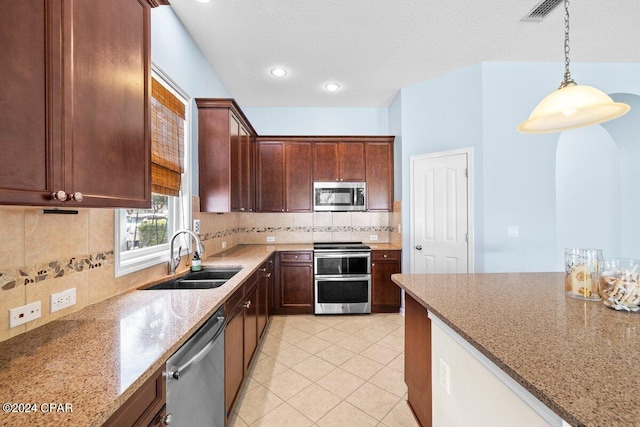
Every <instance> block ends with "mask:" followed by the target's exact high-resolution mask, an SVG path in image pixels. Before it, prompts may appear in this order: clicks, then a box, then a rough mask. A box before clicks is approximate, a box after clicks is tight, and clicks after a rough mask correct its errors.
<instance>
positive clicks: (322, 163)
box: [313, 142, 340, 181]
mask: <svg viewBox="0 0 640 427" xmlns="http://www.w3.org/2000/svg"><path fill="white" fill-rule="evenodd" d="M338 147H339V144H338V143H337V142H316V143H314V144H313V180H314V181H339V180H340V166H339V161H338V157H339V153H340V151H339V149H338Z"/></svg>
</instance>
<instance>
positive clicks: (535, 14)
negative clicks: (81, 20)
mask: <svg viewBox="0 0 640 427" xmlns="http://www.w3.org/2000/svg"><path fill="white" fill-rule="evenodd" d="M562 1H563V0H542V1H540V2H539V3H538V4H536V5H535V6H534V7H533V9H531V11H530V12H529V13H527V14H526V15H525V16H524V18H522V19H521V21H530V22H541V21H543V20H544V18H546V17H547V15H549V14H550V13H551V11H552V10H553V9H555V8H556V6H558V5H559V4H560V3H562Z"/></svg>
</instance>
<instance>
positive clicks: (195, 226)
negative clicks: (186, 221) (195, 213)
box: [193, 219, 200, 234]
mask: <svg viewBox="0 0 640 427" xmlns="http://www.w3.org/2000/svg"><path fill="white" fill-rule="evenodd" d="M193 232H194V233H196V234H200V220H199V219H194V220H193Z"/></svg>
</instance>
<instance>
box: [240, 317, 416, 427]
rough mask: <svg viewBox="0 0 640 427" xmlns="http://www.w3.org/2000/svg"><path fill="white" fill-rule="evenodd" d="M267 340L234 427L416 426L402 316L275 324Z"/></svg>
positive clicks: (254, 364) (255, 362) (246, 386)
mask: <svg viewBox="0 0 640 427" xmlns="http://www.w3.org/2000/svg"><path fill="white" fill-rule="evenodd" d="M265 334H266V335H265V337H264V339H263V341H262V344H261V345H260V347H259V348H258V350H257V353H256V355H255V358H254V360H253V362H252V366H251V368H250V371H249V373H248V378H247V380H246V381H245V383H244V385H243V388H242V390H241V391H240V395H239V396H238V401H237V402H236V405H235V407H234V412H233V414H232V416H231V417H230V420H229V421H230V423H229V425H230V426H234V427H243V426H261V427H269V426H277V427H287V426H294V427H304V426H320V427H325V426H339V427H344V426H358V427H360V426H363V427H366V426H381V427H384V426H388V427H405V426H406V427H413V426H417V425H418V424H417V423H416V421H415V420H414V418H413V415H412V414H411V411H410V410H409V407H408V406H407V402H406V400H407V387H406V386H405V384H404V318H403V317H402V316H400V315H399V314H371V315H362V316H359V315H356V316H313V315H299V316H273V317H272V318H271V322H270V324H269V326H268V328H267V330H266V332H265Z"/></svg>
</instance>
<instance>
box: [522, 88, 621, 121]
mask: <svg viewBox="0 0 640 427" xmlns="http://www.w3.org/2000/svg"><path fill="white" fill-rule="evenodd" d="M629 110H630V107H629V106H628V105H627V104H623V103H621V102H613V100H612V99H611V98H610V97H609V95H607V94H606V93H604V92H602V91H600V90H598V89H596V88H594V87H591V86H586V85H576V84H574V85H569V86H565V87H563V88H561V89H558V90H557V91H555V92H553V93H552V94H550V95H547V96H546V97H545V98H544V99H543V100H542V101H540V103H539V104H538V106H537V107H536V108H535V109H534V110H533V112H532V113H531V115H530V116H529V118H528V119H527V120H525V121H524V122H522V123H520V125H519V126H518V130H519V131H520V132H523V133H548V132H561V131H563V130H570V129H576V128H579V127H584V126H591V125H595V124H598V123H604V122H606V121H609V120H612V119H615V118H617V117H620V116H622V115H623V114H625V113H626V112H628V111H629Z"/></svg>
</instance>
